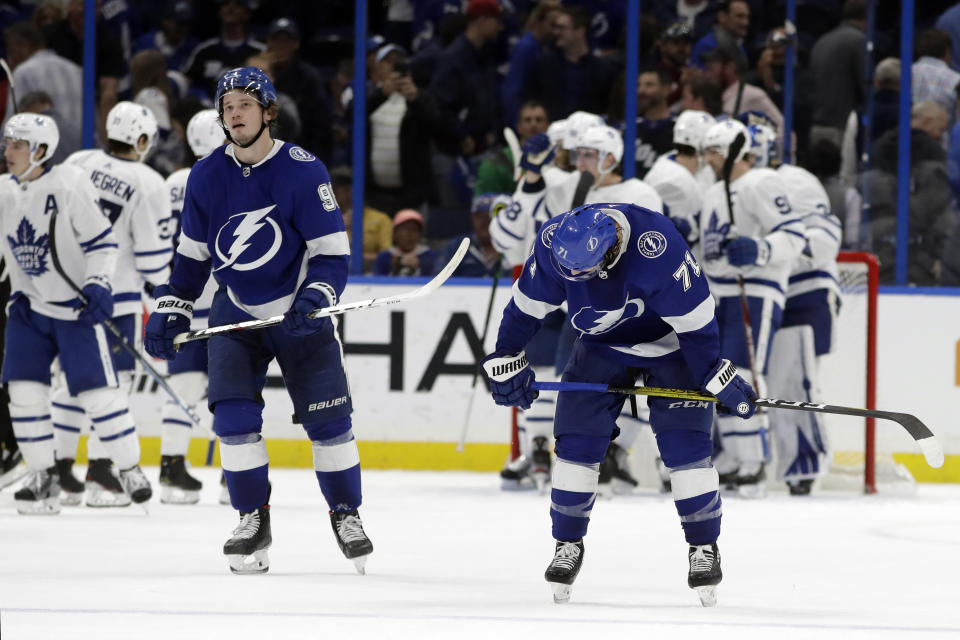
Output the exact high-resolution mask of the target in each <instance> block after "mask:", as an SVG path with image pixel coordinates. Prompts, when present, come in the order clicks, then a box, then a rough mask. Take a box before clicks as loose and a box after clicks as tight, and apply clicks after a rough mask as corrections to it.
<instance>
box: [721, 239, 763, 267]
mask: <svg viewBox="0 0 960 640" xmlns="http://www.w3.org/2000/svg"><path fill="white" fill-rule="evenodd" d="M725 249H726V251H727V262H729V263H730V264H731V265H733V266H734V267H746V266H749V265H757V266H759V267H762V266H763V265H765V264H767V263H768V262H769V261H770V243H769V242H767V241H766V240H764V239H762V238H761V239H760V240H757V239H756V238H751V237H749V236H740V237H739V238H736V239H734V240H731V241H730V242H728V243H727V246H726V247H725Z"/></svg>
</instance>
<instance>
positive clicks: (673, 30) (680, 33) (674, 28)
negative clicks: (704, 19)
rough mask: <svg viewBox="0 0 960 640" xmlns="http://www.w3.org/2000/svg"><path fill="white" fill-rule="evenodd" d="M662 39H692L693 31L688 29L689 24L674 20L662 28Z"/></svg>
mask: <svg viewBox="0 0 960 640" xmlns="http://www.w3.org/2000/svg"><path fill="white" fill-rule="evenodd" d="M660 38H661V39H662V40H690V41H693V32H692V31H690V25H688V24H687V23H686V22H684V21H683V20H679V21H677V22H674V23H673V24H671V25H670V26H669V27H667V28H666V29H664V30H663V33H662V34H661V35H660Z"/></svg>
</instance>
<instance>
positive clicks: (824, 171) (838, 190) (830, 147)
mask: <svg viewBox="0 0 960 640" xmlns="http://www.w3.org/2000/svg"><path fill="white" fill-rule="evenodd" d="M809 158H810V159H809V162H808V165H807V169H808V170H809V171H810V173H812V174H813V175H815V176H816V177H817V180H819V181H820V183H821V184H822V185H823V189H824V191H826V192H827V197H828V198H829V199H830V213H832V214H833V215H835V216H837V218H839V219H840V223H841V224H842V225H843V238H842V239H841V244H840V248H841V249H842V250H844V251H862V250H864V249H865V248H866V246H867V243H866V238H865V237H864V235H863V234H864V232H865V229H863V228H862V226H861V224H860V221H861V207H862V205H863V198H862V197H861V196H860V192H858V191H857V190H856V189H855V188H854V187H853V186H851V183H849V182H847V181H845V180H844V179H843V178H841V177H840V159H841V158H840V149H838V148H837V145H835V144H833V143H832V142H830V141H829V140H819V141H818V142H817V144H815V145H813V147H812V148H811V149H810V154H809Z"/></svg>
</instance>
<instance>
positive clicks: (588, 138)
mask: <svg viewBox="0 0 960 640" xmlns="http://www.w3.org/2000/svg"><path fill="white" fill-rule="evenodd" d="M576 146H577V147H583V148H585V149H596V150H597V151H599V152H600V155H601V158H600V164H601V166H602V165H603V159H604V157H605V155H606V154H609V155H612V156H613V159H614V163H613V164H614V166H616V165H617V164H618V163H619V162H620V160H621V159H622V158H623V136H622V135H620V132H619V131H617V130H616V129H614V128H613V127H609V126H607V125H605V124H601V125H597V126H593V127H590V128H589V129H586V130H585V131H584V132H583V133H581V134H580V136H579V138H578V139H577V144H576Z"/></svg>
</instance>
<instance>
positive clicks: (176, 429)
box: [160, 371, 209, 456]
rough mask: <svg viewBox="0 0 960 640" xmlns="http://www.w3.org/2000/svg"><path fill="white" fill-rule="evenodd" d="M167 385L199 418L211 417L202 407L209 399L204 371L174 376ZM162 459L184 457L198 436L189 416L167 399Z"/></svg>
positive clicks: (162, 426)
mask: <svg viewBox="0 0 960 640" xmlns="http://www.w3.org/2000/svg"><path fill="white" fill-rule="evenodd" d="M167 383H168V384H169V385H170V387H171V388H172V389H173V390H174V391H175V392H176V393H177V395H179V396H180V398H181V399H182V400H183V401H184V402H185V403H186V404H187V405H189V406H190V407H193V408H194V409H195V410H196V413H197V415H200V416H204V415H209V412H208V411H207V409H206V407H199V404H200V402H201V401H202V400H203V399H204V398H205V397H206V395H207V374H205V373H203V372H202V371H189V372H186V373H175V374H173V375H171V376H170V377H169V378H167ZM160 415H161V417H162V424H161V426H160V455H162V456H185V455H187V450H188V449H189V448H190V438H191V437H193V436H194V435H197V434H196V433H195V431H194V430H193V426H194V424H193V421H192V420H190V416H188V415H187V412H186V411H184V410H183V409H181V408H180V405H178V404H177V403H176V402H174V401H173V400H170V399H167V401H166V403H164V405H163V409H162V410H161V412H160Z"/></svg>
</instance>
